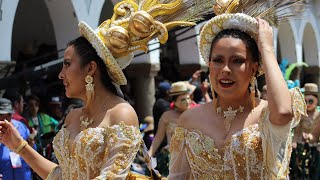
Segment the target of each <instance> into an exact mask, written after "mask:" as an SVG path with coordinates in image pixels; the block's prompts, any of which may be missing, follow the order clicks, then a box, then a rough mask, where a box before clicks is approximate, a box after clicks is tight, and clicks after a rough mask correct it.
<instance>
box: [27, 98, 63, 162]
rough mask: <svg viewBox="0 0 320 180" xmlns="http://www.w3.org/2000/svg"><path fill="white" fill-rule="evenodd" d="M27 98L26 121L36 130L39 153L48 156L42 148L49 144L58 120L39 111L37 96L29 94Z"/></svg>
mask: <svg viewBox="0 0 320 180" xmlns="http://www.w3.org/2000/svg"><path fill="white" fill-rule="evenodd" d="M27 99H28V104H27V105H28V112H27V117H28V123H29V126H30V127H33V128H35V129H36V130H37V134H36V137H35V141H36V147H37V148H36V149H37V151H38V152H40V154H42V155H43V156H45V157H47V158H48V156H47V154H46V153H45V151H44V150H45V149H46V147H47V146H48V145H49V144H51V142H52V140H53V137H54V135H55V132H56V127H57V126H58V123H59V122H58V121H57V120H55V119H54V118H53V117H51V116H49V115H47V114H45V113H42V112H40V111H39V106H40V99H39V98H38V97H37V96H35V95H31V96H29V97H28V98H27Z"/></svg>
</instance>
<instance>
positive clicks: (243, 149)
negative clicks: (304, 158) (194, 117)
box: [168, 89, 306, 180]
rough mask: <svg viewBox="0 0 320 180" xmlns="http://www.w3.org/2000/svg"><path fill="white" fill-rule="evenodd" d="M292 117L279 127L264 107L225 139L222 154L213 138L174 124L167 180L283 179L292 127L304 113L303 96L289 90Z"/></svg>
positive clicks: (289, 151)
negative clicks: (255, 121) (249, 121)
mask: <svg viewBox="0 0 320 180" xmlns="http://www.w3.org/2000/svg"><path fill="white" fill-rule="evenodd" d="M291 96H292V102H291V104H292V111H293V114H294V116H293V118H292V120H291V121H290V122H289V123H288V124H286V125H283V126H277V125H274V124H272V123H271V122H270V120H269V116H270V111H269V108H268V107H265V108H264V109H263V110H262V112H261V115H260V119H259V120H258V121H257V122H258V123H257V124H253V125H251V126H249V127H246V128H244V129H242V130H240V131H238V132H236V133H235V134H234V135H232V136H231V138H230V139H227V140H226V141H225V145H224V149H223V150H222V153H221V154H223V156H221V155H220V154H219V152H218V149H217V146H216V145H215V142H214V140H213V139H211V138H210V137H209V136H206V135H204V134H203V133H202V132H200V131H199V130H196V129H185V128H183V127H177V128H176V130H175V133H174V135H173V137H172V140H171V144H170V153H171V159H170V174H169V176H168V179H169V180H187V179H192V180H193V179H195V180H197V179H199V180H211V179H215V180H233V179H236V180H244V179H246V180H249V179H254V180H258V179H261V180H262V179H263V180H264V179H268V180H269V179H271V180H273V179H287V176H288V174H289V162H290V156H291V149H292V148H291V147H292V146H291V145H292V135H293V134H292V128H294V127H295V126H296V125H297V124H298V123H299V121H300V117H301V115H305V114H306V107H305V103H304V99H303V96H302V94H301V92H300V91H299V90H298V89H295V90H293V91H292V92H291Z"/></svg>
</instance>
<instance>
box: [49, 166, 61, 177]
mask: <svg viewBox="0 0 320 180" xmlns="http://www.w3.org/2000/svg"><path fill="white" fill-rule="evenodd" d="M46 180H62V173H61V168H60V166H56V167H54V168H53V169H52V170H51V172H50V173H49V175H48V176H47V178H46Z"/></svg>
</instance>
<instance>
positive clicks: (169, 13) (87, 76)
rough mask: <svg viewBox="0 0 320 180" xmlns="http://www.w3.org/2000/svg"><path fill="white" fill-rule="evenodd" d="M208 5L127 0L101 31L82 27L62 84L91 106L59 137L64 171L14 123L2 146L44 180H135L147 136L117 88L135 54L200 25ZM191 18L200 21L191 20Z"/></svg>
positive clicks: (1, 135)
mask: <svg viewBox="0 0 320 180" xmlns="http://www.w3.org/2000/svg"><path fill="white" fill-rule="evenodd" d="M204 2H206V0H200V1H198V2H197V3H194V2H193V1H182V0H166V1H161V2H160V1H159V2H158V1H157V2H155V1H153V0H142V1H135V0H125V1H122V2H120V3H118V4H116V5H115V7H114V10H115V12H114V14H113V17H112V18H111V19H109V20H107V21H105V22H103V23H102V24H101V25H100V26H99V27H98V28H97V29H96V30H93V29H91V28H90V27H89V26H88V25H87V24H86V23H85V22H80V23H79V31H80V33H81V35H82V36H81V37H79V38H77V39H75V40H73V41H71V42H70V43H69V44H68V47H67V49H66V51H65V54H64V61H63V68H62V70H61V72H60V73H59V78H60V79H61V80H62V81H63V84H64V86H65V90H66V96H67V97H69V98H79V99H81V100H83V102H84V103H85V107H84V108H81V109H75V110H72V111H71V112H70V113H69V114H68V115H67V117H66V120H65V124H64V126H63V127H62V129H61V130H60V131H59V133H58V134H57V135H56V137H55V138H54V142H53V146H54V150H55V154H56V156H57V158H58V160H59V165H57V164H55V163H52V162H50V161H48V160H46V159H45V158H43V157H42V156H41V155H39V154H38V153H37V152H36V151H35V150H33V149H32V147H30V146H29V145H28V144H27V143H26V141H24V140H23V139H22V138H21V136H20V135H19V133H18V131H17V130H16V129H15V128H14V127H13V126H12V125H11V124H10V123H8V122H2V121H1V123H0V142H1V143H4V144H5V145H6V146H7V147H9V148H10V149H11V150H13V151H14V152H15V153H17V154H19V155H20V156H21V157H22V158H23V159H24V160H25V161H26V162H27V163H28V164H29V165H30V166H31V168H32V169H33V170H34V171H35V172H36V173H37V174H38V175H40V176H41V177H42V178H43V179H63V180H76V179H79V180H83V179H126V178H129V179H130V177H133V176H131V175H130V176H128V174H129V169H130V166H131V163H132V161H133V160H134V157H135V156H136V153H137V151H138V150H139V148H140V145H141V144H142V137H141V134H140V132H139V129H138V128H137V127H138V118H137V115H136V112H135V111H134V109H133V108H132V107H131V106H130V105H129V104H128V103H127V102H126V101H124V100H123V99H122V98H121V97H119V96H117V94H118V93H117V89H118V87H119V85H125V84H126V82H127V81H126V78H125V76H124V74H123V72H122V69H124V68H125V67H126V66H127V65H129V64H130V62H131V60H132V59H133V52H134V51H136V50H144V51H147V50H148V48H147V47H148V45H147V43H148V42H149V41H150V40H151V39H153V38H154V37H157V38H158V39H159V41H160V43H165V42H166V41H167V39H168V30H170V29H172V28H174V27H176V26H191V25H195V23H193V22H195V21H197V20H199V19H200V18H201V17H202V16H203V15H204V14H205V12H206V11H203V9H206V8H208V6H206V5H208V4H209V3H204ZM198 3H199V4H198ZM191 12H192V13H196V14H192V16H190V14H191ZM181 13H182V14H181ZM127 176H128V177H127ZM133 178H134V177H133Z"/></svg>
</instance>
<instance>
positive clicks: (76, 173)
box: [47, 123, 142, 180]
mask: <svg viewBox="0 0 320 180" xmlns="http://www.w3.org/2000/svg"><path fill="white" fill-rule="evenodd" d="M69 136H70V133H69V132H68V130H67V129H66V128H62V129H61V130H60V131H59V133H58V134H57V136H56V137H55V138H54V141H53V147H54V151H55V154H56V156H57V159H58V160H59V166H57V168H55V169H54V170H53V171H52V172H51V173H50V174H49V175H48V177H47V179H48V180H56V179H57V180H58V179H59V180H60V179H61V180H90V179H126V177H127V175H128V172H129V170H130V167H131V163H132V162H133V160H134V158H135V156H136V153H137V152H138V150H139V148H140V145H141V143H142V136H141V134H140V131H139V130H138V129H137V128H136V127H134V126H127V125H125V124H124V123H120V125H114V126H112V127H105V128H99V127H97V128H88V129H85V130H83V131H81V132H80V133H79V134H78V135H77V136H76V137H75V140H74V142H73V144H72V147H71V149H70V150H69V148H68V140H69ZM69 152H70V153H69Z"/></svg>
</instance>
